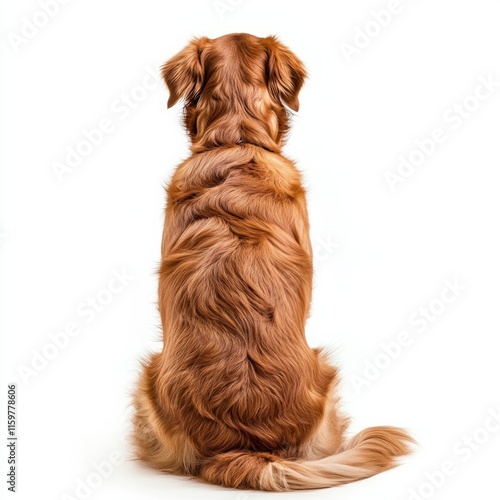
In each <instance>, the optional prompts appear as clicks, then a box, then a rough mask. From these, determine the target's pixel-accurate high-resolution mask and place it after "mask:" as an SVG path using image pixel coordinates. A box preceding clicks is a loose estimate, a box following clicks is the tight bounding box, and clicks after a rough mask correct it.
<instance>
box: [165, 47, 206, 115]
mask: <svg viewBox="0 0 500 500" xmlns="http://www.w3.org/2000/svg"><path fill="white" fill-rule="evenodd" d="M208 42H209V39H208V38H205V37H203V38H195V39H194V40H192V41H191V42H190V43H189V44H188V45H187V46H186V47H185V48H184V49H182V50H181V51H180V52H179V53H178V54H176V55H175V56H174V57H172V59H170V60H168V61H167V62H166V63H165V64H164V65H163V66H162V68H161V73H162V76H163V79H164V80H165V83H166V84H167V87H168V91H169V92H170V96H169V99H168V107H169V108H171V107H172V106H173V105H174V104H175V103H176V102H177V101H178V100H179V99H185V100H188V101H190V100H193V99H194V98H195V97H196V96H197V95H198V94H199V93H200V91H201V88H202V85H203V80H204V76H205V70H204V63H203V58H202V51H203V49H204V48H205V47H206V46H207V44H208Z"/></svg>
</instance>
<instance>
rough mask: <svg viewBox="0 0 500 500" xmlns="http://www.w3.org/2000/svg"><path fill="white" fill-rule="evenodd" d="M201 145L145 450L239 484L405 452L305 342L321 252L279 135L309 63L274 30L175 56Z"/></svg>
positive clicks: (376, 461) (172, 85)
mask: <svg viewBox="0 0 500 500" xmlns="http://www.w3.org/2000/svg"><path fill="white" fill-rule="evenodd" d="M163 75H164V78H165V81H166V84H167V86H168V88H169V91H170V99H169V101H168V106H169V107H171V106H173V105H174V104H175V103H176V102H177V101H178V100H180V99H182V100H184V101H185V126H186V128H187V130H188V132H189V135H190V139H191V143H192V155H191V156H190V157H189V158H188V159H187V160H186V161H184V162H183V163H182V164H181V165H180V166H179V167H178V168H177V170H176V172H175V174H174V176H173V178H172V180H171V182H170V185H169V187H168V200H167V212H166V218H165V227H164V232H163V241H162V262H161V268H160V271H159V291H158V294H159V310H160V315H161V321H162V327H163V342H164V345H163V350H162V352H161V353H158V354H155V355H153V356H152V357H151V358H150V359H149V360H148V362H147V363H146V364H145V366H144V371H143V374H142V377H141V380H140V384H139V387H138V389H137V391H136V393H135V399H134V403H135V408H136V413H135V418H134V429H135V431H134V440H135V446H136V450H137V455H138V457H139V458H140V459H142V460H144V461H146V462H147V463H149V464H151V465H152V466H154V467H156V468H158V469H161V470H164V471H169V472H174V473H180V474H188V475H193V476H198V477H201V478H203V479H205V480H207V481H209V482H211V483H215V484H221V485H224V486H230V487H237V488H256V489H263V490H287V489H306V488H322V487H328V486H335V485H339V484H343V483H347V482H350V481H355V480H358V479H362V478H365V477H368V476H371V475H373V474H376V473H378V472H381V471H383V470H386V469H389V468H391V467H393V466H394V465H395V458H396V457H398V456H400V455H404V454H406V453H408V451H409V450H408V443H409V442H410V441H411V438H410V437H409V436H408V435H407V434H406V433H405V432H404V431H402V430H400V429H397V428H391V427H373V428H369V429H366V430H364V431H363V432H361V433H360V434H358V435H357V436H355V437H354V438H353V439H351V440H347V439H346V438H345V437H344V435H345V431H346V428H347V425H348V420H347V419H346V418H345V417H344V416H343V415H342V414H341V413H340V412H339V410H338V401H337V398H336V396H335V388H336V384H337V378H338V377H337V371H336V369H335V368H334V367H332V366H330V365H329V364H328V362H327V360H326V357H325V355H323V354H322V353H321V351H320V350H317V349H311V348H309V346H308V345H307V342H306V338H305V334H304V325H305V321H306V318H307V316H308V312H309V303H310V299H311V280H312V255H311V244H310V241H309V224H308V218H307V208H306V201H305V195H304V189H303V188H302V185H301V179H300V174H299V172H298V170H297V169H296V167H295V165H294V164H293V163H292V162H291V161H290V160H288V159H286V158H284V157H283V156H282V155H281V153H280V151H281V146H282V143H283V139H284V136H285V134H286V131H287V129H288V116H287V110H286V108H285V105H286V106H288V108H290V109H292V110H295V111H297V110H298V107H299V103H298V94H299V91H300V88H301V86H302V84H303V82H304V79H305V76H306V73H305V70H304V67H303V65H302V63H301V62H300V61H299V60H298V59H297V57H296V56H295V55H294V54H293V53H292V52H291V51H289V50H288V49H287V48H286V47H284V46H283V45H281V44H280V43H279V42H278V41H277V40H276V39H275V38H274V37H268V38H257V37H254V36H251V35H246V34H233V35H226V36H223V37H220V38H217V39H214V40H210V39H208V38H201V39H197V40H194V41H192V42H191V43H190V44H189V45H188V46H187V47H186V48H185V49H184V50H182V51H181V52H180V53H179V54H177V55H176V56H174V57H173V58H172V59H171V60H170V61H168V62H167V63H166V64H165V66H164V68H163Z"/></svg>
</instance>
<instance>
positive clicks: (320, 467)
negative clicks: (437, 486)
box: [199, 427, 414, 491]
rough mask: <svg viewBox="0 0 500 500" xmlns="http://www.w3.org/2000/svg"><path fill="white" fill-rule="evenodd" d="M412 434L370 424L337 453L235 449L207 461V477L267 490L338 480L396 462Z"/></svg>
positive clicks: (225, 483)
mask: <svg viewBox="0 0 500 500" xmlns="http://www.w3.org/2000/svg"><path fill="white" fill-rule="evenodd" d="M411 443H414V441H413V439H412V438H411V437H410V436H409V435H408V434H407V433H406V432H405V431H404V430H403V429H399V428H397V427H369V428H367V429H365V430H364V431H362V432H360V433H359V434H357V435H356V436H354V437H353V438H352V439H351V440H350V441H348V442H347V444H346V445H345V446H344V448H343V450H342V451H341V452H340V453H337V454H336V455H331V456H328V457H325V458H322V459H319V460H309V461H306V460H285V459H281V458H279V457H277V456H275V455H272V454H270V453H263V452H252V451H248V450H235V451H230V452H226V453H222V454H220V455H215V456H213V457H210V458H209V459H206V460H204V461H203V463H202V464H201V467H200V471H199V474H200V476H201V477H202V478H203V479H205V480H206V481H208V482H210V483H213V484H219V485H222V486H227V487H232V488H253V489H260V490H267V491H286V490H303V489H313V488H327V487H331V486H339V485H341V484H346V483H350V482H353V481H358V480H360V479H364V478H367V477H370V476H373V475H375V474H378V473H379V472H383V471H385V470H388V469H391V468H392V467H394V466H395V465H397V462H396V459H397V457H400V456H403V455H406V454H408V453H409V452H410V444H411Z"/></svg>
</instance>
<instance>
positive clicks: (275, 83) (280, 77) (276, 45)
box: [264, 36, 307, 111]
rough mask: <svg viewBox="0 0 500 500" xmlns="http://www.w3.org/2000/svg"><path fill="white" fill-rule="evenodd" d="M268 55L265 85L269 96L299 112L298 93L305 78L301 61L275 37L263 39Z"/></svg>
mask: <svg viewBox="0 0 500 500" xmlns="http://www.w3.org/2000/svg"><path fill="white" fill-rule="evenodd" d="M264 44H265V47H266V50H267V54H268V62H267V84H268V86H269V92H270V94H271V96H272V97H273V98H274V99H276V100H277V101H279V102H281V103H282V104H286V105H287V106H288V107H289V108H290V109H293V110H294V111H298V110H299V92H300V89H301V87H302V85H303V84H304V80H305V79H306V77H307V72H306V69H305V67H304V64H303V63H302V61H301V60H300V59H299V58H298V57H297V56H296V55H295V54H294V53H293V52H292V51H291V50H289V49H288V48H287V47H285V46H284V45H283V44H281V43H280V42H279V41H278V39H277V38H276V37H275V36H269V37H267V38H264Z"/></svg>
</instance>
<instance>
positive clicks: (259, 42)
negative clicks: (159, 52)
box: [162, 34, 306, 150]
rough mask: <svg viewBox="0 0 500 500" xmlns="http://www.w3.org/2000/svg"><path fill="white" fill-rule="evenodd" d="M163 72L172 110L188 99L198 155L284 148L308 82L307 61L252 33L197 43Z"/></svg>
mask: <svg viewBox="0 0 500 500" xmlns="http://www.w3.org/2000/svg"><path fill="white" fill-rule="evenodd" d="M162 73H163V78H164V79H165V83H166V84H167V87H168V90H169V92H170V97H169V100H168V107H169V108H170V107H171V106H173V105H174V104H176V103H177V101H179V100H181V99H182V100H184V102H185V124H186V127H187V129H188V131H189V132H190V135H191V139H192V141H193V146H194V149H198V150H202V149H207V148H210V147H215V146H219V145H228V144H233V143H238V142H250V143H256V144H258V145H262V146H264V147H269V149H272V150H276V149H279V146H280V143H281V141H282V138H283V135H284V133H285V132H286V130H287V127H288V120H287V111H286V107H288V108H290V109H291V110H293V111H298V109H299V99H298V95H299V91H300V89H301V87H302V85H303V83H304V79H305V77H306V71H305V68H304V65H303V64H302V62H301V61H300V60H299V59H298V58H297V56H295V54H293V52H291V51H290V50H289V49H288V48H286V47H285V46H284V45H282V44H281V43H280V42H279V41H278V40H277V39H276V37H267V38H258V37H255V36H252V35H248V34H231V35H225V36H222V37H219V38H216V39H209V38H205V37H204V38H198V39H195V40H193V41H191V42H190V43H189V45H188V46H187V47H185V48H184V49H183V50H182V51H181V52H179V53H178V54H177V55H175V56H174V57H173V58H172V59H170V60H169V61H168V62H167V63H166V64H165V65H164V66H163V68H162ZM266 122H267V125H266ZM264 135H267V138H266V137H264ZM270 143H274V146H273V145H272V144H270Z"/></svg>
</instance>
